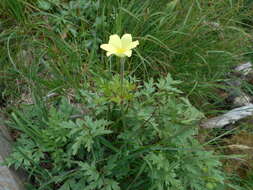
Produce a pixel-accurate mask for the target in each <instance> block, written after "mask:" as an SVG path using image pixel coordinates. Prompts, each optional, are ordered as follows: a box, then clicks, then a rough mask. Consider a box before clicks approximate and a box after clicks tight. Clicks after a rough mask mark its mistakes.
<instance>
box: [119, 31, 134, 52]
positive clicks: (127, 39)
mask: <svg viewBox="0 0 253 190" xmlns="http://www.w3.org/2000/svg"><path fill="white" fill-rule="evenodd" d="M131 43H132V35H131V34H124V35H123V36H122V38H121V44H122V48H125V49H128V48H129V46H130V45H131Z"/></svg>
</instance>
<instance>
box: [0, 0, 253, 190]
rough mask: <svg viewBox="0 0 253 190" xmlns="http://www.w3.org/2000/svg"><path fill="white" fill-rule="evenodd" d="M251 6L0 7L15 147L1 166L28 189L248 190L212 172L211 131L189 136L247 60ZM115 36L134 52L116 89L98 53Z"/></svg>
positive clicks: (7, 108)
mask: <svg viewBox="0 0 253 190" xmlns="http://www.w3.org/2000/svg"><path fill="white" fill-rule="evenodd" d="M252 6H253V4H252V2H251V1H249V0H248V1H247V0H224V1H216V0H160V1H155V0H106V1H105V0H1V1H0V106H1V112H2V113H4V115H5V116H6V117H7V118H9V121H8V122H7V123H8V125H9V126H10V127H11V128H12V129H13V131H14V133H15V135H14V136H15V137H14V138H15V141H16V146H15V149H14V151H13V154H12V155H11V157H10V158H9V159H8V164H9V165H13V166H15V167H17V168H18V167H21V168H24V169H25V170H26V171H27V172H29V174H30V175H29V179H30V181H31V184H30V185H29V187H27V188H29V189H40V190H56V189H60V190H77V189H87V190H88V189H90V190H95V189H104V190H118V189H122V190H132V189H140V190H141V189H150V190H163V189H172V190H173V189H175V190H177V189H182V190H188V189H191V190H202V189H203V190H204V189H214V190H216V189H217V190H219V189H236V190H239V189H242V190H248V189H251V187H252V184H253V180H252V175H251V173H252V172H253V171H251V170H250V169H249V171H248V172H247V173H248V174H247V175H246V176H244V177H242V176H238V174H237V173H235V172H234V173H232V174H231V173H229V172H226V171H225V170H224V169H223V168H224V167H223V166H222V163H223V162H220V161H221V160H223V159H224V158H226V159H229V158H228V156H224V155H221V154H223V152H222V151H220V148H219V146H222V145H221V144H220V142H221V141H220V139H219V138H217V136H222V135H220V134H221V133H223V131H218V132H217V134H218V135H217V134H216V132H213V131H212V132H210V134H209V137H210V138H211V140H210V138H209V137H208V138H209V139H208V140H207V141H206V142H203V143H202V142H201V143H200V142H199V141H198V140H197V138H196V136H197V135H201V134H200V133H199V132H198V122H199V120H200V119H202V118H203V117H204V116H205V115H206V116H209V115H215V114H217V113H218V112H222V111H224V110H225V109H227V108H228V107H229V106H227V105H226V104H224V103H223V98H222V96H220V94H219V90H221V89H222V90H224V89H226V86H224V83H223V82H224V81H226V80H227V79H228V75H229V73H230V72H231V69H232V68H233V67H234V66H235V65H238V64H239V63H242V62H243V61H250V60H251V59H252V49H251V46H252V45H251V41H252V31H251V30H252V24H253V23H252V21H251V20H252V18H253V17H252V16H253V13H252V11H251V10H252ZM125 33H130V34H132V36H133V37H134V40H139V42H140V45H139V46H138V47H137V48H136V49H134V52H133V55H132V56H131V58H128V59H127V60H126V62H125V80H124V85H123V88H122V86H121V84H120V82H119V81H120V77H119V75H118V74H119V71H120V62H119V59H118V58H117V57H115V56H111V57H106V55H105V52H104V51H103V50H101V49H100V48H99V46H100V45H101V44H102V43H107V41H108V38H109V36H110V35H111V34H118V35H123V34H125ZM245 89H247V90H248V91H249V92H252V85H250V84H245ZM241 128H243V127H241ZM241 128H240V130H238V134H239V133H240V132H241ZM247 130H250V127H248V126H247ZM225 133H227V132H225ZM212 139H217V140H216V141H215V140H212ZM214 141H215V142H214ZM210 142H211V143H210ZM209 144H210V146H211V147H212V148H211V149H212V151H210V150H208V151H207V150H206V146H207V145H209ZM224 154H225V153H224ZM240 177H241V178H240ZM235 179H236V180H235ZM235 181H236V182H235ZM225 182H226V183H225Z"/></svg>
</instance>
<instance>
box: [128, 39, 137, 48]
mask: <svg viewBox="0 0 253 190" xmlns="http://www.w3.org/2000/svg"><path fill="white" fill-rule="evenodd" d="M138 45H139V41H138V40H136V41H134V42H132V43H131V44H130V46H129V49H133V48H135V47H136V46H138Z"/></svg>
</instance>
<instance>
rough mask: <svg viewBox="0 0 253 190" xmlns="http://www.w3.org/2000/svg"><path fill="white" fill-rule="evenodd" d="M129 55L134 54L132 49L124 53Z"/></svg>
mask: <svg viewBox="0 0 253 190" xmlns="http://www.w3.org/2000/svg"><path fill="white" fill-rule="evenodd" d="M124 54H125V55H126V56H127V57H131V55H132V50H128V51H126V52H125V53H124Z"/></svg>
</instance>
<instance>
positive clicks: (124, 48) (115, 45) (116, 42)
mask: <svg viewBox="0 0 253 190" xmlns="http://www.w3.org/2000/svg"><path fill="white" fill-rule="evenodd" d="M137 45H139V41H138V40H137V41H134V42H133V40H132V35H131V34H124V35H123V36H122V37H121V38H120V37H119V36H118V35H117V34H113V35H111V36H110V39H109V43H108V44H102V45H101V46H100V48H102V49H103V50H105V51H107V52H106V55H107V56H110V55H113V54H114V55H116V56H118V57H126V56H127V57H131V55H132V49H133V48H135V47H136V46H137Z"/></svg>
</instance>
